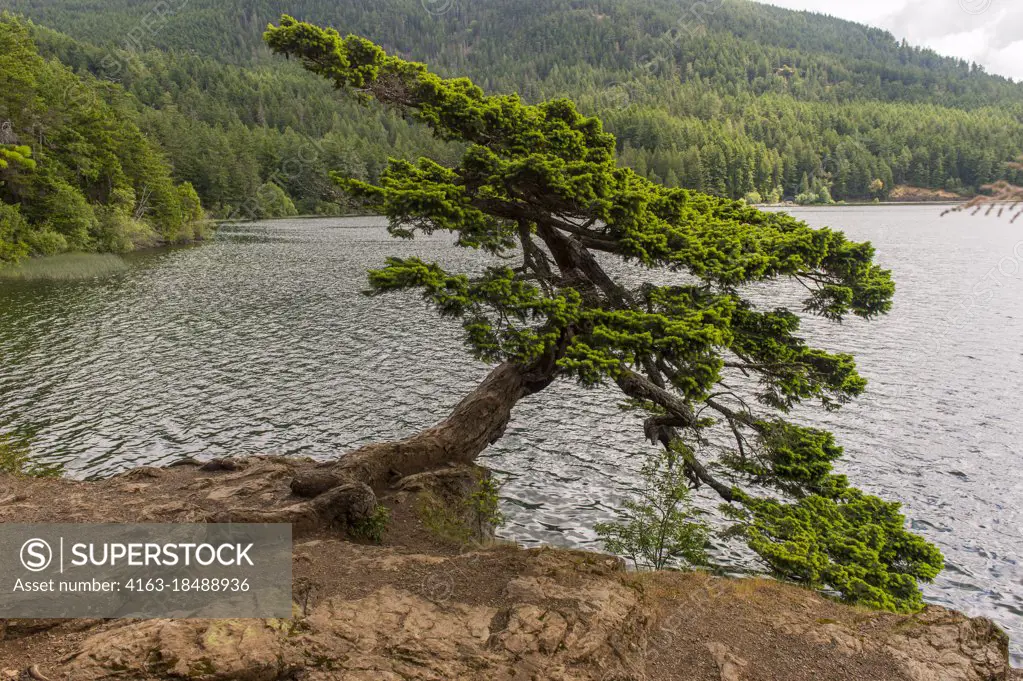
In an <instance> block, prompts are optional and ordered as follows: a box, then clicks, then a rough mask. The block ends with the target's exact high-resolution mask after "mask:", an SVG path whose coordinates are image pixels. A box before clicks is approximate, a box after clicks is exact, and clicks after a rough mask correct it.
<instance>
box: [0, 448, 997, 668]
mask: <svg viewBox="0 0 1023 681" xmlns="http://www.w3.org/2000/svg"><path fill="white" fill-rule="evenodd" d="M236 463H237V465H226V466H217V467H209V468H207V469H206V470H200V469H199V467H197V466H188V467H181V468H176V469H170V470H156V469H144V470H142V471H138V472H133V473H130V474H126V475H124V476H119V477H118V478H114V479H111V480H108V481H103V482H98V483H77V482H72V481H63V480H62V481H39V480H28V479H23V478H18V479H14V478H4V479H0V486H3V487H5V488H6V489H4V490H2V492H3V493H2V494H0V520H5V521H9V520H11V519H13V518H18V519H19V520H22V521H25V520H35V521H42V520H55V519H57V518H60V519H61V520H63V521H65V522H66V521H68V520H72V521H88V520H126V519H128V518H129V517H130V518H133V519H136V520H138V519H145V520H149V521H153V520H158V521H175V520H180V521H184V520H200V521H203V520H207V521H208V520H215V519H217V517H218V516H220V515H221V514H224V513H233V512H235V510H236V509H237V508H238V507H239V506H243V507H244V508H245V509H248V510H249V511H250V512H256V511H259V510H260V509H262V510H267V509H269V510H276V509H281V508H289V507H292V506H296V505H300V504H302V503H304V502H303V501H301V498H302V497H296V496H295V495H294V494H293V493H292V492H291V491H290V490H289V485H290V484H291V481H292V480H294V479H295V477H296V471H298V472H302V471H310V470H313V469H314V465H313V464H312V463H310V462H295V461H289V460H285V459H250V460H244V461H241V462H236ZM315 477H316V476H315V475H312V474H310V475H307V476H305V477H304V480H305V481H306V482H308V485H306V486H301V485H300V487H302V489H300V490H299V492H301V493H304V494H309V491H310V489H312V487H316V486H317V484H314V483H316V480H315ZM445 484H448V483H447V482H445ZM310 485H311V487H310ZM319 486H323V485H319ZM449 486H450V485H449ZM429 488H430V483H429V481H424V480H418V481H416V484H406V485H404V486H403V488H402V489H398V490H396V491H394V492H393V494H391V495H390V496H386V495H385V497H384V498H386V500H387V502H388V504H389V505H390V506H391V507H392V523H391V528H390V530H389V532H388V535H387V539H386V540H385V545H383V546H375V545H366V544H359V543H354V542H352V541H348V540H346V539H345V537H344V536H343V535H342V528H343V522H341V523H340V524H332V522H331V521H329V520H328V521H323V522H321V524H319V525H317V524H316V523H315V522H313V520H312V519H313V518H320V519H321V521H322V520H323V519H324V518H327V519H330V518H331V516H330V513H329V512H327V511H325V512H324V513H323V514H321V515H316V514H313V515H306V514H305V513H306V511H303V512H302V514H300V515H301V517H303V518H306V519H307V520H308V524H306V525H303V526H302V529H301V531H300V532H298V533H297V534H298V539H296V543H295V549H294V576H295V582H294V589H293V593H294V612H293V617H292V618H290V619H281V620H251V619H238V620H110V621H96V620H72V621H53V620H31V621H28V620H19V621H14V620H12V621H9V622H7V623H6V624H7V626H6V630H5V632H4V635H3V640H2V641H0V679H5V678H6V679H32V678H35V679H50V680H51V681H57V680H58V679H59V680H64V679H73V680H74V681H99V680H101V679H140V680H143V679H149V680H157V679H160V680H170V679H194V680H199V681H284V680H290V681H441V680H444V681H446V680H449V679H458V680H461V679H466V680H477V679H478V680H480V681H483V680H487V681H490V680H492V679H501V680H508V681H527V680H529V681H647V680H649V681H668V680H672V681H674V680H678V679H684V680H686V681H758V680H784V681H798V680H801V679H805V680H813V681H841V680H854V679H855V680H863V681H876V680H883V679H891V680H899V681H1002V680H1007V679H1010V678H1013V677H1012V674H1013V672H1012V671H1011V670H1010V668H1009V665H1008V653H1007V640H1006V637H1005V634H1004V633H1003V632H1001V630H999V629H998V628H997V627H996V626H995V625H993V624H992V623H991V622H989V621H987V620H984V619H970V618H968V617H966V616H964V615H961V614H959V613H956V612H953V611H950V610H946V609H944V608H940V607H929V608H927V609H926V610H924V611H923V612H922V613H919V614H917V615H912V616H904V615H894V614H890V613H877V612H871V611H867V610H864V609H861V608H852V607H848V606H844V605H841V604H838V603H835V602H833V601H831V600H829V599H827V598H825V597H823V596H821V595H818V594H816V593H813V592H810V591H807V590H804V589H800V588H797V587H793V586H789V585H785V584H780V583H777V582H774V581H770V580H764V579H743V580H734V579H725V578H719V577H713V576H710V575H707V574H703V573H691V574H680V573H643V574H636V573H630V572H626V571H625V570H624V569H623V568H622V565H621V563H620V561H618V560H617V559H615V558H612V557H608V556H603V555H599V554H590V553H583V552H577V551H565V550H557V549H534V550H524V549H520V548H518V547H515V546H510V545H504V544H500V543H495V544H491V545H489V546H487V547H484V548H476V549H474V550H471V551H466V550H464V549H460V548H459V547H457V546H455V545H453V544H451V543H450V542H447V541H445V540H443V539H441V538H437V537H435V536H433V535H432V534H431V531H430V529H429V528H428V527H426V526H425V525H424V522H423V518H421V517H420V514H419V511H418V508H419V506H418V504H417V503H416V500H417V498H418V497H417V495H418V494H420V493H421V492H422V491H423V490H424V489H429ZM57 490H59V494H55V491H57ZM314 491H315V490H314ZM100 492H102V493H100ZM321 496H322V494H321V495H319V496H317V497H316V498H320V497H321ZM51 501H52V503H51ZM65 506H66V507H65ZM62 507H65V508H62ZM299 508H307V507H302V506H299ZM333 520H334V521H338V520H339V519H336V518H335V519H333Z"/></svg>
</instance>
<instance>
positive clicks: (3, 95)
mask: <svg viewBox="0 0 1023 681" xmlns="http://www.w3.org/2000/svg"><path fill="white" fill-rule="evenodd" d="M135 117H136V114H135V111H134V110H133V109H132V104H131V103H130V102H129V101H128V100H127V98H126V97H125V96H124V95H123V93H121V92H120V91H119V89H118V88H117V87H116V86H110V85H108V84H105V83H102V82H95V81H94V80H93V79H88V80H82V79H80V78H79V77H78V76H76V75H75V74H74V73H73V72H72V71H71V70H70V69H69V68H68V67H66V66H63V65H61V64H59V63H58V62H56V61H55V60H49V61H47V60H44V59H43V58H41V57H40V56H39V55H38V54H37V53H36V49H35V46H34V45H33V43H32V40H31V38H30V36H29V33H28V30H27V28H26V27H25V26H24V25H22V24H21V23H19V22H17V21H15V20H13V19H11V17H9V16H3V15H0V264H2V263H5V262H10V261H15V260H18V259H20V258H22V257H24V256H26V255H45V254H54V253H60V252H63V251H69V250H75V251H92V250H98V251H126V250H131V249H133V248H138V247H140V246H148V245H155V244H158V243H169V242H179V241H185V240H191V239H193V238H195V237H197V236H199V230H201V227H202V225H203V223H204V220H203V211H202V207H201V205H200V202H199V198H198V196H197V195H196V192H195V190H194V189H193V188H192V187H191V186H189V185H188V184H187V183H185V184H181V185H177V186H175V183H174V182H173V180H172V178H171V168H170V166H169V165H168V164H167V162H166V159H165V158H164V157H163V156H162V154H161V152H160V151H159V150H158V149H157V148H156V147H155V146H154V145H153V144H152V143H151V142H150V141H149V140H147V139H146V138H145V136H144V135H143V133H142V132H141V131H140V130H139V128H138V127H137V125H136V123H135Z"/></svg>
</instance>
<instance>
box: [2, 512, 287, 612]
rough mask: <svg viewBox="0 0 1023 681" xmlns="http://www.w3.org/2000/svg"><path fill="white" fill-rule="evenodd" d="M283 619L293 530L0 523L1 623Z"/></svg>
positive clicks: (281, 527)
mask: <svg viewBox="0 0 1023 681" xmlns="http://www.w3.org/2000/svg"><path fill="white" fill-rule="evenodd" d="M291 614H292V613H291V525H269V524H265V525H264V524H137V525H115V524H73V525H72V524H68V525H50V524H34V525H22V524H9V523H2V524H0V618H36V617H43V618H49V617H100V618H115V617H170V618H187V617H209V618H235V617H285V618H287V617H291Z"/></svg>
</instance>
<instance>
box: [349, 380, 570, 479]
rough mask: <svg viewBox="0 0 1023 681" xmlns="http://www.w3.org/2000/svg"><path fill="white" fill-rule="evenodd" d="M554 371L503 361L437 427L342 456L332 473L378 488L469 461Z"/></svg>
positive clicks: (498, 432) (498, 433)
mask: <svg viewBox="0 0 1023 681" xmlns="http://www.w3.org/2000/svg"><path fill="white" fill-rule="evenodd" d="M552 369H553V367H550V368H547V367H541V366H534V367H527V368H523V367H520V366H518V365H516V364H512V363H510V362H505V363H504V364H501V365H499V366H497V367H496V368H495V369H494V370H493V371H491V372H490V374H489V375H488V376H487V377H486V378H485V379H484V380H483V382H482V383H480V384H479V385H478V386H477V387H476V389H475V390H473V391H472V392H471V393H469V394H468V395H466V396H465V397H464V398H463V399H462V401H461V402H459V403H458V404H457V405H455V408H454V409H453V410H452V411H451V414H450V415H449V416H448V417H447V418H446V419H444V420H443V421H441V422H440V423H438V424H437V425H435V426H433V427H431V428H427V429H426V430H424V431H422V432H419V433H417V434H415V435H413V436H411V437H408V438H406V439H404V440H399V441H397V442H381V443H374V444H371V445H366V446H365V447H361V448H360V449H357V450H355V451H354V452H350V453H348V454H345V455H344V456H343V457H342V458H341V459H340V461H338V463H337V465H336V466H335V468H334V472H335V473H337V474H338V475H339V476H341V477H343V478H347V479H350V480H357V481H359V482H362V483H365V484H367V485H369V486H370V487H372V488H374V489H376V490H379V489H381V488H383V487H384V486H386V485H388V484H389V483H391V482H394V481H395V480H397V479H399V478H403V477H406V476H409V475H414V474H416V473H423V472H425V471H430V470H435V469H438V468H441V467H442V466H445V465H447V464H468V463H472V462H473V461H474V460H475V459H476V457H477V456H479V454H480V453H481V452H482V451H483V450H484V449H486V448H487V446H488V445H490V444H492V443H494V442H496V441H497V440H498V439H500V437H501V436H502V435H504V431H505V428H506V427H507V426H508V421H509V420H510V419H511V413H512V409H513V408H514V407H515V405H516V404H517V403H518V401H519V400H521V399H522V398H523V397H526V396H528V395H532V394H533V393H535V392H538V391H540V390H542V389H543V388H545V387H547V386H548V385H550V383H551V381H552V380H553V370H552Z"/></svg>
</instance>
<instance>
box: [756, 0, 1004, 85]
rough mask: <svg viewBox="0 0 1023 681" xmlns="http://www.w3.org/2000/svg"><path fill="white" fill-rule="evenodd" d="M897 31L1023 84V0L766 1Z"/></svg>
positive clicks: (899, 35)
mask: <svg viewBox="0 0 1023 681" xmlns="http://www.w3.org/2000/svg"><path fill="white" fill-rule="evenodd" d="M760 1H762V2H765V3H766V4H770V5H778V6H779V7H788V8H790V9H806V10H811V11H814V12H823V13H825V14H832V15H834V16H837V17H841V18H843V19H851V20H853V21H858V22H860V23H864V24H870V25H871V26H879V27H881V28H884V29H887V30H889V31H891V32H892V33H893V34H894V35H895V36H896V37H897V38H906V39H907V40H908V41H909V42H910V43H911V44H913V45H920V46H924V47H930V48H932V49H934V50H935V51H937V52H939V53H941V54H944V55H948V56H953V57H962V58H963V59H968V60H970V61H975V62H977V63H979V64H983V65H984V67H985V68H986V69H987V71H988V72H989V73H998V74H1001V75H1003V76H1009V77H1010V78H1014V79H1015V80H1017V81H1023V0H852V1H850V0H760Z"/></svg>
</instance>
